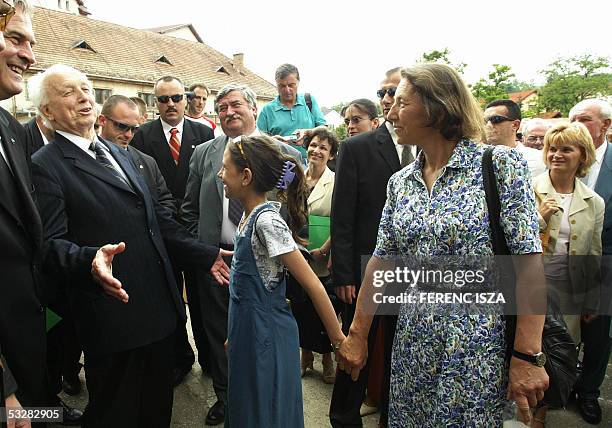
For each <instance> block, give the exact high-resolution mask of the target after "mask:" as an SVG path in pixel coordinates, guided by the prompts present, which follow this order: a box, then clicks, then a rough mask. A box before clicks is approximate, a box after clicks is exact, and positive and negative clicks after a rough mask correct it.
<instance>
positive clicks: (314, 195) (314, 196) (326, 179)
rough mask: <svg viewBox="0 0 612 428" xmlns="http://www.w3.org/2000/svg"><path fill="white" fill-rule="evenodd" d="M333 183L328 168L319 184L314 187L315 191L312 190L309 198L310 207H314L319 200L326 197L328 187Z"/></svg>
mask: <svg viewBox="0 0 612 428" xmlns="http://www.w3.org/2000/svg"><path fill="white" fill-rule="evenodd" d="M331 181H332V175H331V171H330V170H328V169H327V168H326V169H325V171H323V175H321V178H319V181H318V182H317V184H316V186H315V187H314V189H312V192H311V193H310V196H308V205H312V204H313V203H314V202H315V201H318V200H319V199H321V198H323V197H325V195H326V194H327V186H328V185H329V183H331Z"/></svg>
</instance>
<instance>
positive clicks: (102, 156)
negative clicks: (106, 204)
mask: <svg viewBox="0 0 612 428" xmlns="http://www.w3.org/2000/svg"><path fill="white" fill-rule="evenodd" d="M89 150H91V151H92V152H94V153H95V154H96V160H97V161H98V163H100V165H102V166H103V167H104V168H106V169H107V170H108V171H110V173H111V174H113V175H114V176H115V177H117V178H118V179H119V180H120V181H121V182H122V183H123V184H125V185H126V186H127V187H129V188H130V189H132V186H131V185H130V183H129V182H128V181H127V180H126V179H125V178H124V177H123V175H121V173H120V172H119V171H117V170H116V169H115V167H114V166H113V164H112V163H111V161H110V160H109V159H108V156H107V155H106V153H104V150H103V149H102V147H101V145H100V144H98V143H97V142H95V141H92V142H91V145H90V146H89Z"/></svg>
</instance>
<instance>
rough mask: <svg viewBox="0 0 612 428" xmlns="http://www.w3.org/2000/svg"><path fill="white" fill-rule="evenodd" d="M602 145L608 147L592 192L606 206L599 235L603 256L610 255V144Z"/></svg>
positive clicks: (611, 148) (611, 169) (611, 212)
mask: <svg viewBox="0 0 612 428" xmlns="http://www.w3.org/2000/svg"><path fill="white" fill-rule="evenodd" d="M604 144H607V145H608V147H607V148H606V154H605V155H604V158H603V161H602V163H601V168H600V170H599V175H598V176H597V182H596V183H595V189H594V190H595V193H597V194H598V195H599V196H601V197H602V199H603V201H604V203H605V205H606V212H605V214H604V222H603V232H602V235H601V243H602V247H603V254H607V255H612V144H611V143H604Z"/></svg>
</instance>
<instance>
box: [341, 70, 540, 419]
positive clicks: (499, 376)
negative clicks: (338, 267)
mask: <svg viewBox="0 0 612 428" xmlns="http://www.w3.org/2000/svg"><path fill="white" fill-rule="evenodd" d="M389 120H391V121H392V122H393V125H394V127H395V130H396V132H397V135H398V138H399V143H400V144H416V145H418V146H419V147H420V148H421V149H422V152H421V153H420V154H419V156H418V158H417V160H416V161H415V162H414V163H413V164H412V165H409V166H408V167H407V168H404V169H403V170H401V171H399V172H397V173H396V174H395V175H393V176H392V177H391V179H390V180H389V185H388V190H387V203H386V206H385V208H384V210H383V215H382V219H381V223H380V228H379V233H378V242H377V246H376V250H375V252H374V257H372V259H371V260H370V262H369V263H368V267H367V269H366V273H365V279H364V283H363V285H362V292H361V293H360V295H359V299H358V302H357V313H356V316H355V319H354V321H353V324H352V325H351V329H350V335H349V337H348V338H347V339H346V340H345V341H344V343H343V344H342V345H341V347H340V357H339V358H340V361H339V366H340V367H341V368H342V369H344V370H346V371H349V372H351V374H352V376H353V377H356V376H357V374H358V372H359V369H360V368H361V367H362V366H363V364H364V362H365V358H366V357H367V342H366V338H367V332H368V329H369V325H370V323H371V319H372V316H371V314H372V313H373V311H372V303H370V302H371V301H372V297H373V288H374V287H373V286H372V275H373V272H374V270H377V269H380V268H382V267H384V261H385V260H387V259H391V258H393V257H396V256H400V257H401V256H417V257H420V256H427V257H435V256H450V255H453V256H456V255H459V256H463V255H466V256H468V255H469V256H472V255H482V256H485V257H486V256H490V255H492V254H493V248H492V244H491V232H490V228H489V217H488V211H487V204H486V199H485V193H484V187H483V180H482V171H481V168H482V167H481V165H482V164H481V162H482V155H483V153H484V151H485V149H486V148H487V146H485V145H482V144H478V143H476V142H474V141H473V140H478V139H480V137H481V135H482V130H483V118H482V111H481V110H480V108H479V106H478V103H477V102H476V100H475V99H474V98H473V97H472V95H471V94H470V91H469V89H468V88H467V87H466V85H465V83H464V82H463V81H462V80H461V77H460V76H459V75H458V74H457V72H455V71H454V70H453V69H452V68H450V67H448V66H444V65H440V64H419V65H417V66H414V67H410V68H406V69H403V70H402V80H401V83H400V85H399V87H398V89H397V92H396V96H395V103H394V105H393V107H392V109H391V111H390V112H389ZM493 165H494V171H495V175H496V178H497V187H498V189H499V194H500V202H501V226H502V229H503V231H504V234H505V236H506V240H507V243H508V247H509V249H510V252H511V253H512V254H517V255H518V254H520V255H526V256H523V257H522V265H521V269H517V299H518V300H519V301H521V302H522V300H521V296H522V294H521V290H526V288H525V287H528V286H529V284H544V277H543V271H542V264H541V261H540V258H541V257H540V254H539V253H541V251H542V249H541V244H540V240H539V235H538V218H537V214H536V207H535V202H534V199H533V195H532V190H531V182H530V178H529V171H528V169H527V164H526V162H525V161H524V159H523V158H522V156H521V155H520V153H518V152H517V151H514V150H512V149H508V148H505V147H496V148H495V149H494V151H493ZM364 287H365V288H364ZM364 289H365V290H367V292H366V293H363V291H364ZM543 322H544V316H543V315H529V316H527V315H521V316H519V317H518V321H517V323H518V328H517V334H516V337H515V343H514V349H515V350H517V351H520V352H522V353H526V354H528V355H534V354H537V353H539V352H541V349H540V348H541V334H542V327H543ZM504 332H505V323H504V318H503V317H502V316H501V314H500V313H497V314H495V315H479V314H474V313H470V312H469V311H468V309H467V308H466V307H457V306H449V305H442V304H440V305H433V306H432V305H429V306H428V307H425V306H420V305H415V304H409V303H406V304H403V305H401V307H400V313H399V319H398V325H397V330H396V335H395V340H394V345H393V359H392V365H391V390H390V400H389V401H390V408H389V426H390V427H413V426H418V427H447V426H457V427H459V426H461V427H464V426H474V427H492V426H501V423H502V413H503V410H504V405H505V403H506V397H507V395H508V396H509V397H510V398H511V399H512V400H515V401H516V402H517V405H518V407H519V412H520V415H519V416H520V417H521V418H522V419H523V420H528V419H529V418H530V417H531V414H530V411H529V407H530V406H531V407H535V405H536V403H537V401H538V400H541V399H542V397H543V394H544V390H545V389H546V387H547V385H548V377H547V376H546V372H545V371H544V369H543V368H542V367H538V366H536V365H534V364H532V363H530V362H527V361H523V360H521V359H518V358H515V357H513V358H512V359H511V361H510V365H509V370H508V367H507V364H506V359H505V339H504Z"/></svg>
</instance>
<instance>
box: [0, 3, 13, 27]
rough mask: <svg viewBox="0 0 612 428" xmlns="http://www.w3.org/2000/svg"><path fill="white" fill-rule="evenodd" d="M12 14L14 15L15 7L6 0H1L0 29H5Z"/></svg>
mask: <svg viewBox="0 0 612 428" xmlns="http://www.w3.org/2000/svg"><path fill="white" fill-rule="evenodd" d="M13 15H15V7H14V6H13V5H12V4H10V3H9V2H7V1H6V0H2V1H1V2H0V31H4V30H6V26H7V25H8V23H9V21H10V20H11V18H12V17H13Z"/></svg>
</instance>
